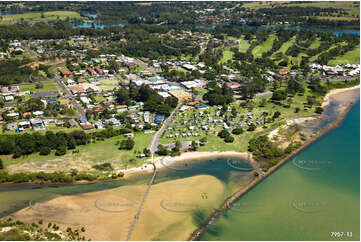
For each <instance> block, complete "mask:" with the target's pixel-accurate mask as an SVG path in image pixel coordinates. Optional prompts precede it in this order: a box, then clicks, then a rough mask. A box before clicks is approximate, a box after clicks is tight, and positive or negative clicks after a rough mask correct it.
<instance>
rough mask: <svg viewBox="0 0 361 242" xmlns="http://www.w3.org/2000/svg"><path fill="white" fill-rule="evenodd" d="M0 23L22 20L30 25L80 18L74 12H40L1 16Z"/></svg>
mask: <svg viewBox="0 0 361 242" xmlns="http://www.w3.org/2000/svg"><path fill="white" fill-rule="evenodd" d="M1 17H2V19H1V21H0V23H1V24H10V23H14V22H20V21H21V20H22V19H23V20H24V21H28V22H30V23H34V22H41V21H53V20H57V19H61V20H64V19H66V18H68V17H69V18H81V16H80V14H79V13H77V12H74V11H48V12H44V13H43V18H42V13H41V12H30V13H23V14H9V15H2V16H1Z"/></svg>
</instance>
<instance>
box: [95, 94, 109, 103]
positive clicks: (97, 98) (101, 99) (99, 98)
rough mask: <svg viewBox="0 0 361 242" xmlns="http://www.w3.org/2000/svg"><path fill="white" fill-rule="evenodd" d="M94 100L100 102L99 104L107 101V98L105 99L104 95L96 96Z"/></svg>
mask: <svg viewBox="0 0 361 242" xmlns="http://www.w3.org/2000/svg"><path fill="white" fill-rule="evenodd" d="M93 98H94V100H95V102H98V103H100V102H105V101H106V99H105V97H103V95H96V96H94V97H93Z"/></svg>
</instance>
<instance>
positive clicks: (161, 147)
mask: <svg viewBox="0 0 361 242" xmlns="http://www.w3.org/2000/svg"><path fill="white" fill-rule="evenodd" d="M157 153H158V154H159V155H168V150H167V148H165V146H164V145H161V144H160V145H158V151H157Z"/></svg>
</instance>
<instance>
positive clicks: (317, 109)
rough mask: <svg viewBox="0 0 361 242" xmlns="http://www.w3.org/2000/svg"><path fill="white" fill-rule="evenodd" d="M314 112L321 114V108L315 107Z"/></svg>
mask: <svg viewBox="0 0 361 242" xmlns="http://www.w3.org/2000/svg"><path fill="white" fill-rule="evenodd" d="M315 112H316V113H318V114H321V113H322V112H323V108H322V107H316V110H315Z"/></svg>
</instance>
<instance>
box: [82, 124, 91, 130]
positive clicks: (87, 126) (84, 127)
mask: <svg viewBox="0 0 361 242" xmlns="http://www.w3.org/2000/svg"><path fill="white" fill-rule="evenodd" d="M80 126H81V127H82V128H83V129H84V130H89V129H94V126H93V125H92V124H89V123H81V124H80Z"/></svg>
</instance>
